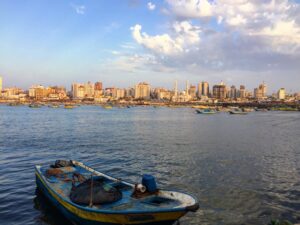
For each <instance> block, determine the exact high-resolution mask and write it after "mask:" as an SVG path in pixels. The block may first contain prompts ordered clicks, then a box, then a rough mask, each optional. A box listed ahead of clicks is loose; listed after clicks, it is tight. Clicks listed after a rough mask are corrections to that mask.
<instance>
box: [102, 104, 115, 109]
mask: <svg viewBox="0 0 300 225" xmlns="http://www.w3.org/2000/svg"><path fill="white" fill-rule="evenodd" d="M103 108H104V109H112V108H113V107H112V106H111V105H104V106H103Z"/></svg>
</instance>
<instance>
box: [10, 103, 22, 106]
mask: <svg viewBox="0 0 300 225" xmlns="http://www.w3.org/2000/svg"><path fill="white" fill-rule="evenodd" d="M7 105H8V106H19V105H21V104H20V103H19V102H10V103H8V104H7Z"/></svg>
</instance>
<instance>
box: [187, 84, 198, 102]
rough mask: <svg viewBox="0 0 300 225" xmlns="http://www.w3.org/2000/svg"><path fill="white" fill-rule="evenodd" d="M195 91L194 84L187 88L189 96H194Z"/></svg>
mask: <svg viewBox="0 0 300 225" xmlns="http://www.w3.org/2000/svg"><path fill="white" fill-rule="evenodd" d="M196 93H197V89H196V86H194V85H191V86H190V88H189V93H188V94H189V95H190V96H191V98H192V99H193V98H196Z"/></svg>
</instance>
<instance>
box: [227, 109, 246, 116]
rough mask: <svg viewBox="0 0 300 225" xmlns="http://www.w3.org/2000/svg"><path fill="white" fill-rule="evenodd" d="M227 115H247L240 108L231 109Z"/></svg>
mask: <svg viewBox="0 0 300 225" xmlns="http://www.w3.org/2000/svg"><path fill="white" fill-rule="evenodd" d="M229 113H230V114H233V115H246V114H248V113H247V112H244V111H243V110H241V109H240V108H234V109H231V110H229Z"/></svg>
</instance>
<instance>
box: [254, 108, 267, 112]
mask: <svg viewBox="0 0 300 225" xmlns="http://www.w3.org/2000/svg"><path fill="white" fill-rule="evenodd" d="M255 111H256V112H268V109H266V108H255Z"/></svg>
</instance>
